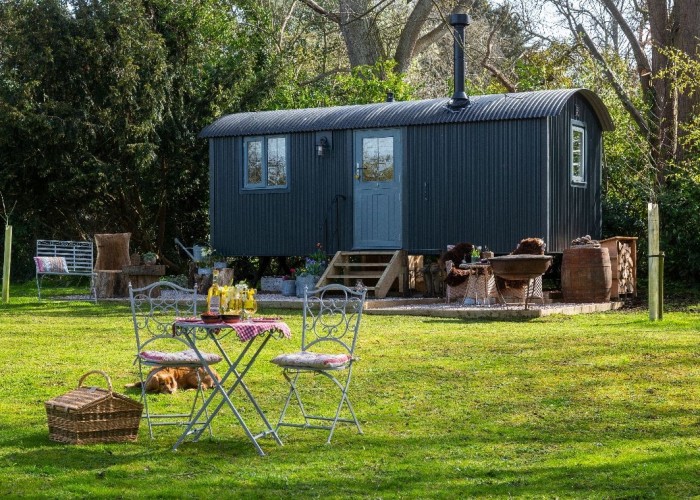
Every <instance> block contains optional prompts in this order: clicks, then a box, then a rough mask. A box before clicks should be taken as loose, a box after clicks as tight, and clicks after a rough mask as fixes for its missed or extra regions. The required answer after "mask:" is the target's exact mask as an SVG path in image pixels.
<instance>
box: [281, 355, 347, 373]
mask: <svg viewBox="0 0 700 500" xmlns="http://www.w3.org/2000/svg"><path fill="white" fill-rule="evenodd" d="M352 359H353V357H352V356H351V355H350V354H320V353H316V352H309V351H301V352H294V353H290V354H280V355H279V356H277V357H276V358H274V359H273V360H272V362H273V363H274V364H276V365H279V366H289V367H294V368H313V369H317V370H330V369H333V368H342V367H344V366H345V365H347V364H348V363H349V362H350V361H351V360H352Z"/></svg>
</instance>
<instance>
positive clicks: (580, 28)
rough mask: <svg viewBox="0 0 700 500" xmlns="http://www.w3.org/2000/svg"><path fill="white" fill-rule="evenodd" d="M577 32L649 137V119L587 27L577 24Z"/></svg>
mask: <svg viewBox="0 0 700 500" xmlns="http://www.w3.org/2000/svg"><path fill="white" fill-rule="evenodd" d="M576 33H577V34H578V35H579V37H580V38H581V41H582V42H583V44H584V45H585V46H586V49H588V52H590V54H591V56H593V58H594V59H595V60H596V61H598V63H599V64H600V65H601V67H602V68H603V72H604V73H605V76H606V77H607V78H608V81H609V82H610V84H611V85H612V87H613V89H614V90H615V94H617V97H618V99H620V102H622V105H623V106H624V108H625V109H626V110H627V112H628V113H629V114H630V116H632V119H633V120H634V121H635V123H636V124H637V126H638V127H639V130H641V132H642V133H643V134H644V135H645V136H647V137H648V136H649V125H648V124H647V121H646V120H645V119H644V116H643V115H642V113H641V112H640V111H639V110H638V109H637V108H636V106H635V105H634V104H633V103H632V100H631V99H630V97H629V96H628V95H627V92H625V90H624V89H623V88H622V85H620V83H619V82H618V81H617V78H616V77H615V74H614V73H613V71H612V69H610V66H608V63H607V61H606V60H605V58H604V57H603V55H602V54H601V53H600V52H599V51H598V48H597V47H596V46H595V44H594V43H593V41H592V40H591V38H590V37H589V36H588V33H586V30H585V28H584V27H583V26H582V25H580V24H579V25H577V26H576Z"/></svg>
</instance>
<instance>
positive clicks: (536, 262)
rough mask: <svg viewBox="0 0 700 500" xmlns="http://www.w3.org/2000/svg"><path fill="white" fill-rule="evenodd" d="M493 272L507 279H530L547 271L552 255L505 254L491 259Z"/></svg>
mask: <svg viewBox="0 0 700 500" xmlns="http://www.w3.org/2000/svg"><path fill="white" fill-rule="evenodd" d="M489 263H490V264H491V268H492V269H493V274H495V275H496V276H499V277H501V278H503V279H506V280H529V279H532V278H537V277H538V276H541V275H543V274H544V273H545V271H546V270H547V269H549V266H551V265H552V256H551V255H503V256H501V257H492V258H490V259H489Z"/></svg>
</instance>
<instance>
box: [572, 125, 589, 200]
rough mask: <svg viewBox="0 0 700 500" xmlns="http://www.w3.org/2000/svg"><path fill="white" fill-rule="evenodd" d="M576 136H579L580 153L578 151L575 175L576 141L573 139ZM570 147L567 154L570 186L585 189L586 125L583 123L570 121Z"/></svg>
mask: <svg viewBox="0 0 700 500" xmlns="http://www.w3.org/2000/svg"><path fill="white" fill-rule="evenodd" d="M576 134H581V140H580V148H581V149H580V151H578V156H579V161H578V170H579V172H578V173H576V172H575V169H576V164H577V162H576V160H575V156H576V153H577V151H576V149H575V146H576V140H575V139H574V137H575V135H576ZM570 139H571V147H570V152H569V169H570V178H571V185H572V186H577V187H585V186H586V160H587V158H586V125H585V124H584V123H583V122H579V121H575V120H572V122H571V137H570Z"/></svg>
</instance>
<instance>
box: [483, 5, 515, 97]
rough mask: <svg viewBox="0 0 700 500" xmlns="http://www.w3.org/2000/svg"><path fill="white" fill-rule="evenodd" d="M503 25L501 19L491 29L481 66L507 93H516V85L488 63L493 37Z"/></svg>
mask: <svg viewBox="0 0 700 500" xmlns="http://www.w3.org/2000/svg"><path fill="white" fill-rule="evenodd" d="M502 24H503V18H501V20H500V21H499V22H498V23H496V24H495V25H494V26H493V28H491V32H490V33H489V37H488V40H487V41H486V53H485V54H484V57H483V59H482V60H481V66H482V67H483V68H485V69H486V70H487V71H489V73H491V74H492V75H493V76H494V77H495V78H496V79H497V80H498V81H499V82H501V84H502V85H503V86H504V87H505V88H506V89H508V92H516V91H517V85H516V84H514V83H513V82H512V81H511V80H510V78H508V77H507V76H506V75H505V73H503V72H502V71H501V70H500V69H498V68H497V67H496V66H494V65H493V64H491V62H490V61H489V58H490V57H491V49H492V48H493V37H494V36H495V35H496V32H497V31H498V30H499V29H500V27H501V25H502Z"/></svg>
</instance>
